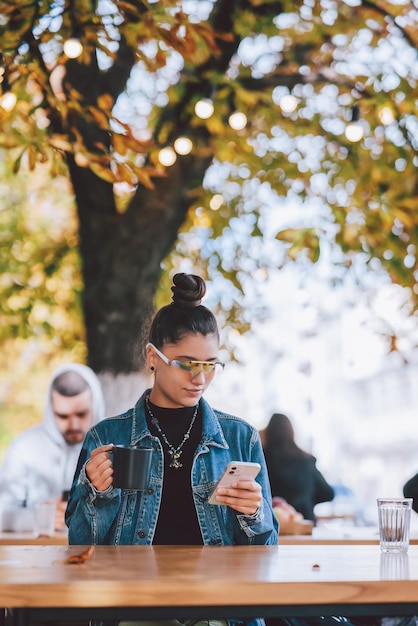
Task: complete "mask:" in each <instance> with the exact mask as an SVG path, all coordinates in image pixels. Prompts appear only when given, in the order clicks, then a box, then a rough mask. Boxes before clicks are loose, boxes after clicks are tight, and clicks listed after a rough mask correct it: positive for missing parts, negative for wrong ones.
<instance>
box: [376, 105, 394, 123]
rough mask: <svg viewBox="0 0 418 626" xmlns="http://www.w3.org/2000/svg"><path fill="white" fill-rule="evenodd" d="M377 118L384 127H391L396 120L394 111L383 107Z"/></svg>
mask: <svg viewBox="0 0 418 626" xmlns="http://www.w3.org/2000/svg"><path fill="white" fill-rule="evenodd" d="M377 117H378V118H379V121H380V123H381V124H383V125H384V126H389V124H392V122H393V120H394V119H395V118H394V115H393V111H392V109H391V108H390V107H382V108H381V109H379V111H378V113H377Z"/></svg>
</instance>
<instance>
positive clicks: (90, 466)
mask: <svg viewBox="0 0 418 626" xmlns="http://www.w3.org/2000/svg"><path fill="white" fill-rule="evenodd" d="M112 449H113V444H112V443H110V444H106V445H105V446H100V447H99V448H95V450H92V452H91V454H90V459H89V460H88V461H87V464H86V474H87V477H88V479H89V480H90V482H91V483H92V485H93V486H94V488H95V489H97V491H105V490H106V489H107V488H108V487H110V485H111V484H112V482H113V464H112V461H111V459H110V454H109V452H110V451H111V450H112Z"/></svg>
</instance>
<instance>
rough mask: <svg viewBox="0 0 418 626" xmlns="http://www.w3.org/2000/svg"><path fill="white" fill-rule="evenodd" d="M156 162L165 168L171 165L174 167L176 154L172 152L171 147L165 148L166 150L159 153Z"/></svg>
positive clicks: (163, 149)
mask: <svg viewBox="0 0 418 626" xmlns="http://www.w3.org/2000/svg"><path fill="white" fill-rule="evenodd" d="M158 160H159V162H160V163H161V165H164V166H165V167H170V166H171V165H174V163H175V162H176V161H177V154H176V153H175V152H174V150H173V148H171V146H167V147H166V148H162V149H161V150H160V151H159V153H158Z"/></svg>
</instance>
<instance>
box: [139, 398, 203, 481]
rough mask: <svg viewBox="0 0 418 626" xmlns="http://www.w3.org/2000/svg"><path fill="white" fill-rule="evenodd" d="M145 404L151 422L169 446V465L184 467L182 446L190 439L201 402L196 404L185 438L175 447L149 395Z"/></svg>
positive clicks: (176, 467) (177, 467) (175, 467)
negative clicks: (160, 422) (155, 414)
mask: <svg viewBox="0 0 418 626" xmlns="http://www.w3.org/2000/svg"><path fill="white" fill-rule="evenodd" d="M145 404H146V405H147V411H148V413H149V416H150V418H151V423H152V424H154V426H155V428H156V429H157V430H158V432H159V433H160V435H161V439H162V440H163V441H164V443H165V444H166V446H167V448H168V453H169V455H170V457H171V463H170V465H169V467H174V469H179V467H183V463H180V461H179V458H180V456H181V453H182V452H183V450H182V448H183V446H184V444H185V443H186V441H187V440H188V438H189V437H190V431H191V430H192V428H193V424H194V423H195V420H196V416H197V410H198V408H199V403H197V404H196V407H195V410H194V413H193V417H192V420H191V422H190V426H189V428H188V429H187V431H186V432H185V434H184V437H183V440H182V442H181V443H180V445H179V446H177V448H175V447H174V446H173V445H172V444H171V443H170V442H169V441H168V439H167V437H166V435H165V433H164V432H163V431H162V430H161V426H160V424H159V422H158V420H157V418H156V417H155V416H154V414H153V412H152V411H151V407H150V404H149V396H146V398H145Z"/></svg>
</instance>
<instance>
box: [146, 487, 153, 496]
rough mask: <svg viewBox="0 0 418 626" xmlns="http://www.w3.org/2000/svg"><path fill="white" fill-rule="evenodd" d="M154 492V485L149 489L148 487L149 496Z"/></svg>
mask: <svg viewBox="0 0 418 626" xmlns="http://www.w3.org/2000/svg"><path fill="white" fill-rule="evenodd" d="M153 493H154V489H152V487H150V488H149V489H147V494H148V495H149V496H151V495H152V494H153Z"/></svg>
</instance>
